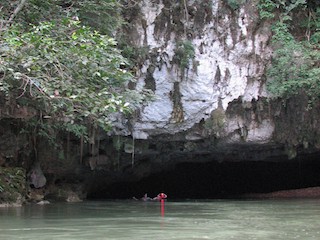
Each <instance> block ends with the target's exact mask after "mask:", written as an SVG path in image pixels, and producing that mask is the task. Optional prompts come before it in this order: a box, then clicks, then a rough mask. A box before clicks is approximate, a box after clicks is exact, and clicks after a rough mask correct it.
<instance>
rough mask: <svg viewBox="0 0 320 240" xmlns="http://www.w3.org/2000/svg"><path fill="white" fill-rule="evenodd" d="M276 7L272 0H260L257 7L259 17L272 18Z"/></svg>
mask: <svg viewBox="0 0 320 240" xmlns="http://www.w3.org/2000/svg"><path fill="white" fill-rule="evenodd" d="M276 7H277V5H276V4H275V2H274V1H273V0H260V1H259V5H258V9H259V14H260V18H261V19H270V18H273V17H274V16H275V15H274V10H275V8H276Z"/></svg>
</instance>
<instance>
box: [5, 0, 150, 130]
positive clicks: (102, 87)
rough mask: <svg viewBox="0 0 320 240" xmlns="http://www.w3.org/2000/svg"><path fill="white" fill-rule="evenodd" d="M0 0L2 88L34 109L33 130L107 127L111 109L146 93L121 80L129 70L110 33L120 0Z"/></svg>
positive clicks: (127, 107) (127, 106)
mask: <svg viewBox="0 0 320 240" xmlns="http://www.w3.org/2000/svg"><path fill="white" fill-rule="evenodd" d="M2 2H4V3H3V5H2V6H1V15H0V21H1V25H0V27H1V29H0V63H1V65H0V78H1V79H0V80H1V82H0V93H2V95H3V96H6V99H7V102H11V103H12V102H14V103H15V104H19V105H24V106H32V107H33V108H34V109H37V110H38V112H39V116H38V118H37V119H33V120H31V121H29V123H28V124H32V125H33V127H34V126H37V128H38V133H42V134H46V135H49V134H48V131H49V130H50V131H52V130H53V129H55V130H57V129H65V130H68V131H71V132H73V133H75V134H76V135H78V136H80V135H84V134H86V133H87V126H88V125H90V126H93V127H95V128H97V127H101V128H103V129H105V130H110V128H112V122H111V120H110V116H112V114H113V113H115V112H120V113H127V112H130V111H131V110H133V109H134V106H136V105H137V104H141V103H142V102H143V101H144V100H145V97H146V96H147V95H144V94H142V93H136V92H134V91H132V90H131V91H130V90H129V89H128V88H127V87H126V86H127V84H128V82H129V81H133V76H132V75H131V74H130V72H128V71H127V70H126V66H127V62H126V59H125V58H123V57H122V55H121V52H120V51H119V50H118V48H117V43H116V41H115V39H114V38H112V37H110V36H111V34H112V32H114V31H115V30H116V28H117V27H119V26H120V25H121V22H122V19H121V16H120V7H121V5H120V4H119V3H118V1H115V0H98V1H88V0H79V1H66V0H65V1H62V0H48V1H39V0H22V1H2ZM98 30H99V31H98ZM102 33H104V34H102Z"/></svg>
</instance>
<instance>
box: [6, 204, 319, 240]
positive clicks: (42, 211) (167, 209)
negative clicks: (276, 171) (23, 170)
mask: <svg viewBox="0 0 320 240" xmlns="http://www.w3.org/2000/svg"><path fill="white" fill-rule="evenodd" d="M162 207H164V209H163V208H162V209H161V205H160V203H159V202H139V201H105V202H90V201H88V202H83V203H76V204H67V203H64V204H62V203H59V204H51V205H45V206H39V205H28V206H24V207H22V208H0V239H77V240H81V239H92V240H93V239H117V240H118V239H130V240H132V239H139V240H140V239H148V240H150V239H152V240H158V239H159V240H160V239H166V240H168V239H169V240H170V239H181V240H182V239H183V240H186V239H219V240H221V239H222V240H223V239H228V240H229V239H237V240H248V239H259V240H260V239H268V240H269V239H273V240H276V239H279V240H280V239H286V240H288V239H320V227H319V226H320V200H310V199H309V200H276V201H275V200H262V201H260V200H259V201H233V200H232V201H231V200H215V201H183V202H170V201H168V202H165V205H164V206H162ZM163 211H164V215H163Z"/></svg>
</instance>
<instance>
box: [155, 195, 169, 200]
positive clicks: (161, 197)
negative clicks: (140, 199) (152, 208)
mask: <svg viewBox="0 0 320 240" xmlns="http://www.w3.org/2000/svg"><path fill="white" fill-rule="evenodd" d="M167 197H168V196H167V194H165V193H159V194H158V195H157V196H156V197H154V198H153V200H156V201H160V200H164V199H166V198H167Z"/></svg>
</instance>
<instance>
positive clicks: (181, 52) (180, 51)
mask: <svg viewBox="0 0 320 240" xmlns="http://www.w3.org/2000/svg"><path fill="white" fill-rule="evenodd" d="M174 52H175V55H174V62H175V63H177V64H178V65H179V67H180V68H181V69H185V68H189V65H190V61H191V60H192V59H194V57H195V49H194V46H193V44H192V42H191V41H188V40H186V41H180V42H177V44H176V49H175V51H174Z"/></svg>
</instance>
